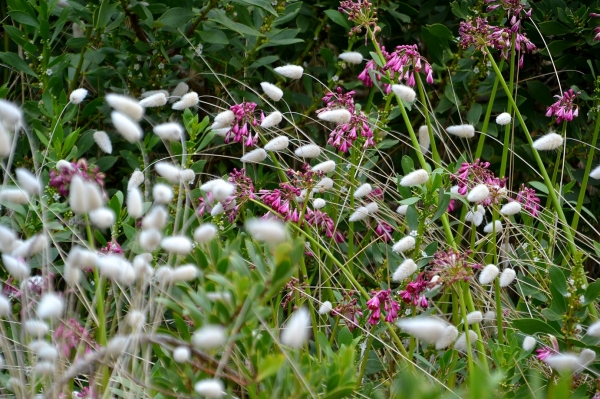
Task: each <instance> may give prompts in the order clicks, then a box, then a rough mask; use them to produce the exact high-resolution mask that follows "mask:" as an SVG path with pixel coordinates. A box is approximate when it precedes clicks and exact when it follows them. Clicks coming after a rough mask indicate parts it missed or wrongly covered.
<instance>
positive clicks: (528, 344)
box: [523, 335, 537, 352]
mask: <svg viewBox="0 0 600 399" xmlns="http://www.w3.org/2000/svg"><path fill="white" fill-rule="evenodd" d="M536 343H537V342H536V340H535V338H534V337H532V336H531V335H528V336H526V337H525V339H524V340H523V350H524V351H525V352H531V351H532V350H533V348H535V345H536Z"/></svg>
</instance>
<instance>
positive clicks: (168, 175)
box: [154, 161, 181, 184]
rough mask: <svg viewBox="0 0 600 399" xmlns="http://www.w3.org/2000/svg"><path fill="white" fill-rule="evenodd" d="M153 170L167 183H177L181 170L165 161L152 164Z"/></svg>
mask: <svg viewBox="0 0 600 399" xmlns="http://www.w3.org/2000/svg"><path fill="white" fill-rule="evenodd" d="M154 170H156V173H158V174H159V175H160V176H161V177H164V178H165V179H166V180H167V181H168V182H169V183H172V184H176V183H179V180H180V173H179V172H180V171H181V169H179V167H177V166H175V165H173V164H172V163H170V162H166V161H161V162H157V163H155V164H154Z"/></svg>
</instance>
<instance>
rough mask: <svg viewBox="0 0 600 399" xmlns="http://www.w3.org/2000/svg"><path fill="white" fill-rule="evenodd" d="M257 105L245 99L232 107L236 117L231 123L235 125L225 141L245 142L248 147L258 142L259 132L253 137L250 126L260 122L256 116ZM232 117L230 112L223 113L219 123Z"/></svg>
mask: <svg viewBox="0 0 600 399" xmlns="http://www.w3.org/2000/svg"><path fill="white" fill-rule="evenodd" d="M256 107H257V105H256V103H253V102H247V101H244V102H242V103H241V104H235V105H233V106H232V107H231V112H232V113H233V115H234V118H235V119H234V120H233V121H232V122H231V123H230V124H231V125H233V126H232V128H231V130H229V132H227V135H226V136H225V143H229V142H230V141H231V140H233V142H235V143H243V144H244V145H245V146H246V147H252V146H254V145H255V144H256V143H257V142H258V133H256V134H255V135H254V137H252V131H251V130H250V129H249V128H248V126H249V125H250V126H251V127H252V126H254V127H255V126H258V124H259V122H258V120H257V119H256V117H255V116H254V111H255V110H256ZM217 117H218V115H217ZM216 119H217V118H215V120H216ZM230 119H231V114H230V113H226V114H225V113H223V118H222V119H220V120H222V122H219V123H224V122H225V121H229V120H230ZM219 127H220V126H219Z"/></svg>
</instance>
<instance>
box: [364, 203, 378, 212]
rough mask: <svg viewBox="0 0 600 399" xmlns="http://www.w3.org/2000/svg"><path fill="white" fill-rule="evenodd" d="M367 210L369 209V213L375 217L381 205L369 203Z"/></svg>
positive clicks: (366, 206)
mask: <svg viewBox="0 0 600 399" xmlns="http://www.w3.org/2000/svg"><path fill="white" fill-rule="evenodd" d="M365 208H367V211H369V215H374V214H376V213H377V212H378V211H379V205H378V204H377V202H369V203H368V204H367V205H365Z"/></svg>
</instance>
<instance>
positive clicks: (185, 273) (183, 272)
mask: <svg viewBox="0 0 600 399" xmlns="http://www.w3.org/2000/svg"><path fill="white" fill-rule="evenodd" d="M196 277H198V268H197V267H196V266H195V265H184V266H179V267H176V268H174V269H173V274H172V275H171V282H173V283H178V282H182V281H193V280H195V279H196Z"/></svg>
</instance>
